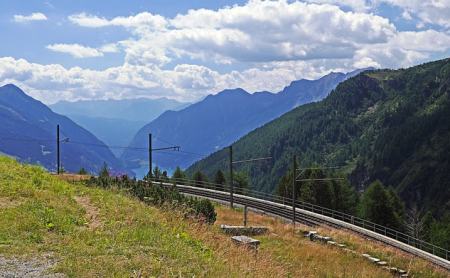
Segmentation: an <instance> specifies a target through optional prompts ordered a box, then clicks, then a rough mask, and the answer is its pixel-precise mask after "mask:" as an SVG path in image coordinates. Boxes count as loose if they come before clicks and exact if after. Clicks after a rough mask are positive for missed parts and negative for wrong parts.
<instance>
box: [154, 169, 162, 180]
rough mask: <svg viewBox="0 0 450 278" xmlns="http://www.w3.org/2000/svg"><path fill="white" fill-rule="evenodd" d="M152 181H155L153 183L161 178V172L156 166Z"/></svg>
mask: <svg viewBox="0 0 450 278" xmlns="http://www.w3.org/2000/svg"><path fill="white" fill-rule="evenodd" d="M152 176H153V179H154V180H155V181H161V176H162V173H161V170H160V169H159V167H158V166H156V167H155V168H154V169H153V175H152Z"/></svg>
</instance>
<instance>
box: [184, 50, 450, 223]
mask: <svg viewBox="0 0 450 278" xmlns="http://www.w3.org/2000/svg"><path fill="white" fill-rule="evenodd" d="M449 138H450V59H445V60H440V61H436V62H431V63H427V64H423V65H419V66H415V67H412V68H408V69H400V70H372V71H366V72H363V73H360V74H359V75H357V76H355V77H353V78H350V79H348V80H346V81H344V82H342V83H340V84H339V85H338V86H337V88H336V89H335V90H334V91H333V92H332V93H331V94H330V95H329V96H328V97H327V98H325V99H324V100H322V101H320V102H316V103H310V104H306V105H302V106H300V107H298V108H295V109H294V110H292V111H290V112H288V113H286V114H285V115H283V116H281V117H279V118H278V119H276V120H274V121H272V122H270V123H267V124H266V125H264V126H262V127H260V128H258V129H256V130H254V131H252V132H250V133H249V134H248V135H246V136H244V137H242V138H241V139H239V140H238V141H237V142H235V143H234V144H233V153H234V159H235V160H242V159H248V158H254V157H267V156H270V157H272V160H269V161H261V162H258V163H248V164H242V165H240V166H239V167H236V170H237V171H244V172H246V173H248V174H249V175H250V179H251V184H252V188H253V189H255V190H261V191H266V192H275V191H276V185H277V184H278V182H279V181H280V178H281V177H282V176H283V175H285V174H286V172H287V170H288V169H289V167H290V165H291V163H292V162H291V161H292V157H293V155H294V154H295V155H297V157H298V158H299V162H300V166H302V167H311V166H313V167H315V165H321V166H339V167H341V168H340V170H339V172H340V173H341V174H346V176H347V177H348V178H349V180H350V182H351V184H352V185H353V186H355V187H356V188H357V189H358V190H359V191H363V190H364V189H365V188H366V187H367V186H368V185H369V184H370V183H371V182H373V181H375V180H380V181H381V182H382V183H384V184H385V185H388V186H390V187H391V188H393V189H394V190H395V191H396V192H397V193H398V194H399V195H400V196H401V198H402V199H403V200H404V201H405V202H406V204H407V206H408V207H413V206H418V207H419V208H421V209H424V210H431V211H433V212H434V213H435V214H438V215H439V214H441V215H442V214H444V213H445V212H448V211H449V209H450V201H449V200H450V190H449V188H450V171H449V169H450V141H449ZM227 163H228V150H227V149H221V150H219V151H217V152H215V153H214V154H212V155H210V156H209V157H207V158H205V159H203V160H201V161H198V162H197V163H195V164H194V165H192V166H191V167H190V168H189V169H188V170H187V173H188V174H190V175H192V174H193V173H194V172H195V171H197V170H200V171H202V172H204V173H206V174H207V175H208V176H210V177H213V176H214V174H215V172H216V171H217V170H219V169H221V170H223V171H226V170H227V169H228V167H227V165H228V164H227ZM237 166H238V165H237Z"/></svg>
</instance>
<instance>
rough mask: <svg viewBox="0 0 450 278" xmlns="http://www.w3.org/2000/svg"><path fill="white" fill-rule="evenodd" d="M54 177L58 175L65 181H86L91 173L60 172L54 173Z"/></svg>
mask: <svg viewBox="0 0 450 278" xmlns="http://www.w3.org/2000/svg"><path fill="white" fill-rule="evenodd" d="M54 176H55V177H58V178H59V179H61V180H63V181H67V182H80V181H86V180H89V179H90V178H91V175H79V174H69V173H62V174H59V175H56V174H54Z"/></svg>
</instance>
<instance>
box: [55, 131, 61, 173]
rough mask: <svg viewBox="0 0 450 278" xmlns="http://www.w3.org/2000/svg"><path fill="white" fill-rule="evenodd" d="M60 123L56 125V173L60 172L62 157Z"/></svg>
mask: <svg viewBox="0 0 450 278" xmlns="http://www.w3.org/2000/svg"><path fill="white" fill-rule="evenodd" d="M59 143H60V141H59V125H57V126H56V173H57V174H58V175H59V174H60V169H61V166H60V165H61V158H60V149H59Z"/></svg>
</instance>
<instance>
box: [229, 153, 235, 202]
mask: <svg viewBox="0 0 450 278" xmlns="http://www.w3.org/2000/svg"><path fill="white" fill-rule="evenodd" d="M229 150H230V207H231V208H233V191H234V185H233V184H234V183H233V146H230V147H229Z"/></svg>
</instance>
